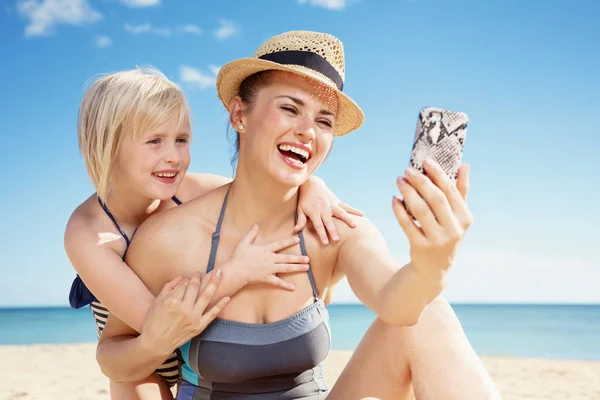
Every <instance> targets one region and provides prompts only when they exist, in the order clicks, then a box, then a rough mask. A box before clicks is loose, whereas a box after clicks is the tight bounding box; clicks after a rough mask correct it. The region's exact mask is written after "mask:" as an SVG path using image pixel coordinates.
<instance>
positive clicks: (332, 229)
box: [321, 214, 340, 242]
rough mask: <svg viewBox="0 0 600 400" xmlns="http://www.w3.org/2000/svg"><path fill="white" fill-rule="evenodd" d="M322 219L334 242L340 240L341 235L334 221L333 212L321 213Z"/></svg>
mask: <svg viewBox="0 0 600 400" xmlns="http://www.w3.org/2000/svg"><path fill="white" fill-rule="evenodd" d="M321 219H322V220H323V223H324V224H325V227H326V228H327V231H328V232H329V237H331V239H332V240H333V241H334V242H337V241H338V240H340V235H338V232H337V228H336V226H335V223H334V222H333V218H331V214H321Z"/></svg>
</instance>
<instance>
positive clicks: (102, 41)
mask: <svg viewBox="0 0 600 400" xmlns="http://www.w3.org/2000/svg"><path fill="white" fill-rule="evenodd" d="M96 46H98V47H99V48H101V49H105V48H107V47H110V46H112V40H111V39H110V38H109V37H108V36H97V37H96Z"/></svg>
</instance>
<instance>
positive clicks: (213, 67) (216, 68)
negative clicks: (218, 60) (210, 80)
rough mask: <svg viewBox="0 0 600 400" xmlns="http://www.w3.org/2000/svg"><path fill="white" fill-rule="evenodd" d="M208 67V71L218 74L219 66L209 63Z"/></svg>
mask: <svg viewBox="0 0 600 400" xmlns="http://www.w3.org/2000/svg"><path fill="white" fill-rule="evenodd" d="M208 69H209V70H210V72H212V73H213V75H214V76H217V75H218V74H219V71H220V70H221V67H217V66H216V65H209V66H208Z"/></svg>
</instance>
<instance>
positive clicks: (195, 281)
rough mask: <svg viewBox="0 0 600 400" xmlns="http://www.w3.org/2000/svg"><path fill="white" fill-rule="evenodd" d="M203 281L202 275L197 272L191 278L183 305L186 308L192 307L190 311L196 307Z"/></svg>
mask: <svg viewBox="0 0 600 400" xmlns="http://www.w3.org/2000/svg"><path fill="white" fill-rule="evenodd" d="M201 279H202V278H201V275H200V273H199V272H196V273H195V274H194V275H192V277H191V278H190V282H189V283H188V285H187V288H186V289H185V293H184V295H183V301H182V304H183V305H184V306H187V307H190V309H191V308H192V307H193V306H194V303H195V302H196V298H197V297H198V293H199V292H200V285H201V282H200V280H201Z"/></svg>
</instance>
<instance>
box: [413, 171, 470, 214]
mask: <svg viewBox="0 0 600 400" xmlns="http://www.w3.org/2000/svg"><path fill="white" fill-rule="evenodd" d="M423 167H424V168H425V173H426V174H427V176H428V177H429V179H430V180H431V181H432V182H433V184H434V185H436V186H437V187H438V188H440V190H441V191H442V192H444V194H445V195H446V198H447V199H448V203H449V204H450V207H451V208H452V210H454V212H455V213H457V212H464V211H465V210H466V204H465V200H464V198H463V196H462V194H461V193H460V192H459V190H458V182H454V180H452V179H450V177H448V175H446V173H445V172H444V170H443V169H442V168H441V167H440V166H439V164H438V163H436V162H432V161H431V160H426V161H425V163H424V164H423Z"/></svg>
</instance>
